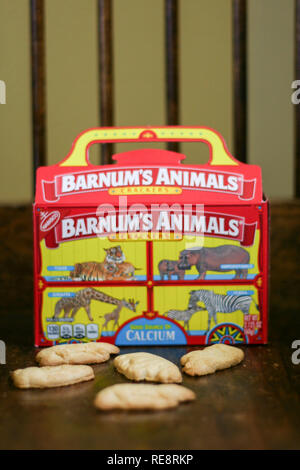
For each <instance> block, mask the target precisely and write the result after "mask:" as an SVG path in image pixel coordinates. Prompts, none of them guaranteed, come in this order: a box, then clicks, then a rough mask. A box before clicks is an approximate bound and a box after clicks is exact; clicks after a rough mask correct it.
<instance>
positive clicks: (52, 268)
mask: <svg viewBox="0 0 300 470" xmlns="http://www.w3.org/2000/svg"><path fill="white" fill-rule="evenodd" d="M47 270H48V271H74V266H47Z"/></svg>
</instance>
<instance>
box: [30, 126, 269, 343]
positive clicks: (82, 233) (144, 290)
mask: <svg viewBox="0 0 300 470" xmlns="http://www.w3.org/2000/svg"><path fill="white" fill-rule="evenodd" d="M166 141H180V142H185V141H196V142H197V141H198V142H205V143H207V144H208V145H209V148H210V160H209V162H208V163H207V164H205V165H190V164H185V163H184V162H183V161H184V159H185V156H184V155H182V154H179V153H176V152H170V151H167V150H160V149H141V150H134V151H128V152H126V153H120V154H117V155H114V157H113V159H114V161H115V163H114V164H112V165H103V166H96V165H92V164H91V163H90V162H89V159H88V150H89V147H90V146H91V145H92V144H95V143H109V142H114V143H116V142H141V143H145V142H166ZM33 215H34V253H35V261H34V293H35V344H36V345H37V346H49V345H53V344H59V343H66V342H77V341H107V342H110V343H115V344H117V345H135V346H136V345H158V344H159V345H186V344H189V345H201V344H213V343H217V342H224V343H228V344H238V343H247V344H259V343H266V342H267V308H268V250H269V246H268V242H269V240H268V226H269V224H268V201H267V200H266V199H265V197H264V196H263V191H262V178H261V170H260V168H259V167H258V166H256V165H246V164H242V163H240V162H239V161H237V160H236V159H235V158H234V157H233V156H232V155H231V154H230V153H229V151H228V149H227V147H226V144H225V142H224V140H223V138H222V137H221V136H220V135H219V134H218V133H217V132H216V131H214V130H213V129H210V128H206V127H183V126H176V127H155V128H154V127H153V128H141V127H133V128H95V129H89V130H87V131H85V132H83V133H82V134H80V135H79V136H78V137H77V139H76V140H75V142H74V144H73V146H72V149H71V151H70V153H69V154H68V156H67V157H66V158H65V159H64V160H62V161H61V162H60V163H59V164H57V165H53V166H49V167H41V168H39V169H38V171H37V182H36V199H35V203H34V206H33Z"/></svg>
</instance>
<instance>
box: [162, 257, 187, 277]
mask: <svg viewBox="0 0 300 470" xmlns="http://www.w3.org/2000/svg"><path fill="white" fill-rule="evenodd" d="M178 263H179V261H178V260H176V261H173V260H169V259H162V260H161V261H160V262H159V264H158V270H159V274H160V278H161V280H162V281H163V279H164V276H165V275H166V276H167V279H171V275H172V274H173V275H174V276H177V279H184V273H185V271H184V269H179V268H178Z"/></svg>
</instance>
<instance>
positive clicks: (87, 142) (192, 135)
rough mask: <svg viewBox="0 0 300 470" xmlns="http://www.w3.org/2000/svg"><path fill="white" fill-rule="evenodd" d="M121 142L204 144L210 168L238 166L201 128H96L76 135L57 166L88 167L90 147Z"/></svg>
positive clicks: (214, 137) (214, 133) (215, 134)
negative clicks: (207, 152)
mask: <svg viewBox="0 0 300 470" xmlns="http://www.w3.org/2000/svg"><path fill="white" fill-rule="evenodd" d="M121 142H141V143H145V142H204V143H206V144H207V145H208V146H209V148H210V160H209V162H208V163H209V164H210V165H241V164H242V163H240V162H239V161H238V160H236V159H235V158H234V157H233V156H232V155H231V154H230V152H229V151H228V148H227V145H226V142H225V140H224V138H223V137H222V136H221V134H219V133H218V132H217V131H215V130H214V129H211V128H209V127H202V126H192V127H185V126H164V127H96V128H92V129H87V130H86V131H83V132H82V133H81V134H79V135H78V136H77V138H76V139H75V141H74V142H73V145H72V148H71V151H70V152H69V154H68V155H67V157H66V158H65V159H64V160H63V161H62V162H61V163H60V164H59V165H60V166H88V165H91V164H90V162H89V154H88V150H89V147H90V146H91V145H93V144H99V143H100V144H106V143H121Z"/></svg>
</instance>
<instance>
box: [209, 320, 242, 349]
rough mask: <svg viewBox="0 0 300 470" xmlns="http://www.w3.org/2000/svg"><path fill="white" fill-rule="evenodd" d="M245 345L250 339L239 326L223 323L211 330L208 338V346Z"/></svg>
mask: <svg viewBox="0 0 300 470" xmlns="http://www.w3.org/2000/svg"><path fill="white" fill-rule="evenodd" d="M216 343H223V344H243V343H248V337H247V335H245V333H244V332H243V329H242V328H241V327H240V326H239V325H235V324H234V323H222V324H220V325H217V326H215V327H214V328H213V329H212V330H210V331H209V332H208V334H207V336H206V344H216Z"/></svg>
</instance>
